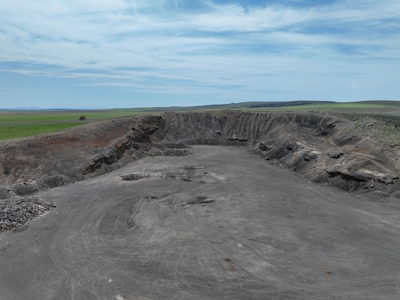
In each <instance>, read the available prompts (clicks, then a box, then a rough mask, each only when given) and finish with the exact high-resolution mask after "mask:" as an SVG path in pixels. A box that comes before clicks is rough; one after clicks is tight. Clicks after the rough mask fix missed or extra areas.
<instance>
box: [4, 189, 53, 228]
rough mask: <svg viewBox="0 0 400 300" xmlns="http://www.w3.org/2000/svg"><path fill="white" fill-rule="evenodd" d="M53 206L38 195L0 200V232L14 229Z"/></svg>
mask: <svg viewBox="0 0 400 300" xmlns="http://www.w3.org/2000/svg"><path fill="white" fill-rule="evenodd" d="M54 207H55V204H54V203H53V202H51V201H45V200H42V199H40V198H38V197H25V198H11V199H5V200H0V232H2V231H7V230H12V229H15V228H16V227H17V226H19V225H23V224H25V223H27V222H28V221H30V220H32V219H33V218H35V217H38V216H40V215H41V214H43V213H45V212H46V211H49V210H51V209H52V208H54Z"/></svg>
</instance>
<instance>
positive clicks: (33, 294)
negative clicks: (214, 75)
mask: <svg viewBox="0 0 400 300" xmlns="http://www.w3.org/2000/svg"><path fill="white" fill-rule="evenodd" d="M189 150H190V151H191V152H193V155H191V156H186V157H148V158H145V159H142V160H140V161H138V162H135V163H132V164H130V165H128V166H126V167H124V168H121V169H119V170H117V171H114V172H112V173H108V174H105V175H103V176H99V177H96V178H93V179H89V180H86V181H82V182H77V183H75V184H73V185H69V186H65V187H60V188H55V189H52V190H49V191H46V192H43V193H40V194H38V196H39V197H41V198H43V199H47V200H53V201H54V202H55V203H56V204H57V208H55V209H54V210H52V211H50V212H49V213H47V214H46V215H44V216H42V217H39V218H37V219H36V220H33V221H32V222H30V224H29V226H28V227H27V229H26V230H24V231H21V230H18V232H15V231H14V232H7V233H4V234H1V235H0V299H2V300H26V299H31V300H35V299H38V300H39V299H40V300H46V299H76V300H85V299H90V300H92V299H108V300H109V299H116V300H122V299H125V300H128V299H129V300H131V299H132V300H133V299H135V300H145V299H174V300H177V299H182V300H183V299H199V300H200V299H201V300H204V299H230V300H232V299H363V300H365V299H374V300H376V299H385V300H386V299H400V294H399V291H400V280H399V274H400V203H397V202H396V201H395V200H387V201H385V202H383V201H371V199H367V198H364V197H361V196H356V195H352V194H348V193H345V192H342V191H339V190H336V189H333V188H329V187H322V186H319V185H318V184H315V183H309V182H307V181H305V180H303V179H301V178H298V177H296V176H295V175H294V174H293V173H292V172H290V171H289V170H285V169H282V168H279V167H277V166H272V165H271V164H269V163H268V162H266V161H263V160H262V159H260V157H258V156H256V155H252V154H250V153H249V152H247V151H246V150H245V149H243V148H237V147H216V146H215V147H212V146H196V147H192V148H190V149H189ZM127 174H138V175H143V176H146V177H144V178H142V179H139V180H136V181H123V180H121V178H120V176H121V175H127Z"/></svg>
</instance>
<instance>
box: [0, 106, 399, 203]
mask: <svg viewBox="0 0 400 300" xmlns="http://www.w3.org/2000/svg"><path fill="white" fill-rule="evenodd" d="M351 122H352V121H350V120H345V119H341V118H338V117H332V116H327V115H321V114H314V113H243V112H233V111H224V112H218V113H182V114H176V113H166V114H164V115H162V116H145V117H140V118H136V119H135V118H122V119H116V120H113V121H104V122H102V123H98V124H91V125H90V126H86V127H82V128H74V129H70V130H66V131H64V132H62V133H59V134H56V135H47V136H41V137H37V138H35V139H28V140H22V141H15V142H12V143H7V144H3V145H2V146H1V152H0V159H1V169H0V170H2V172H1V174H0V178H1V182H2V183H1V184H0V185H3V186H11V185H12V186H13V187H12V189H11V191H10V193H12V192H14V193H17V194H21V195H22V194H29V193H30V192H29V191H31V192H34V191H37V190H39V189H46V188H48V187H52V186H57V185H63V184H66V183H69V182H72V181H76V180H82V179H85V178H88V177H93V176H96V175H99V174H102V173H105V172H108V171H111V170H114V169H116V168H118V167H120V166H122V165H124V164H126V163H127V162H130V161H133V160H135V159H138V158H140V157H142V156H145V155H174V154H176V155H185V154H187V152H183V150H179V149H180V148H182V147H184V145H194V144H202V145H231V146H245V147H247V148H248V149H249V150H250V151H252V152H254V153H256V154H259V155H260V156H261V157H262V158H263V159H265V160H269V161H271V162H272V163H277V164H280V165H282V166H283V167H285V168H290V169H292V170H293V171H295V172H297V173H298V174H299V175H300V176H302V177H304V178H306V179H308V180H311V181H314V182H318V183H324V184H329V185H332V186H336V187H339V188H341V189H343V190H346V191H358V192H373V191H378V192H377V193H380V194H381V195H386V194H385V193H389V194H393V193H395V192H396V191H397V190H398V188H399V180H398V174H399V171H398V170H399V162H398V160H397V153H396V151H395V150H394V149H392V148H390V147H387V146H385V145H383V144H379V143H376V142H374V141H373V140H371V139H370V138H368V137H365V136H361V135H352V134H348V133H346V130H345V129H346V128H347V127H348V126H350V125H351ZM166 148H168V149H170V148H179V149H177V150H176V151H175V152H174V151H172V152H171V151H170V152H166V151H165V149H166ZM155 149H156V150H155ZM163 149H164V150H163ZM189 151H190V149H189ZM167 153H169V154H167ZM266 180H268V179H266ZM23 183H25V184H23ZM3 194H4V195H6V196H7V190H6V191H5V192H4V193H3ZM6 196H4V197H6Z"/></svg>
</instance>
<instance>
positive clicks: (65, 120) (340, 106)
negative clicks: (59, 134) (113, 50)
mask: <svg viewBox="0 0 400 300" xmlns="http://www.w3.org/2000/svg"><path fill="white" fill-rule="evenodd" d="M292 104H294V105H292ZM226 109H230V110H241V111H248V112H256V111H265V112H267V111H271V112H278V111H295V112H308V111H314V112H324V113H339V114H340V113H346V114H369V115H372V114H375V115H388V116H400V101H362V102H347V103H341V102H313V101H295V102H242V103H231V104H224V105H208V106H193V107H164V108H163V107H158V108H133V109H110V110H91V111H89V110H87V111H79V110H76V111H70V110H65V111H51V110H47V111H46V110H43V111H36V110H28V111H19V110H15V111H10V110H0V140H7V139H12V138H20V137H28V136H32V135H36V134H42V133H50V132H55V131H59V130H62V129H65V128H69V127H73V126H79V125H82V124H85V123H87V122H93V121H97V120H103V119H110V118H117V117H123V116H138V115H143V114H150V113H162V112H167V111H175V112H189V111H198V112H204V111H222V110H226ZM81 116H85V118H86V119H85V120H84V121H79V117H81Z"/></svg>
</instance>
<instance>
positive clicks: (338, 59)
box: [0, 0, 400, 93]
mask: <svg viewBox="0 0 400 300" xmlns="http://www.w3.org/2000/svg"><path fill="white" fill-rule="evenodd" d="M171 3H172V4H174V5H172V7H174V9H169V7H171V5H170V4H171ZM204 6H205V7H206V9H203V10H200V11H187V10H185V11H182V10H180V9H179V1H167V0H164V1H162V0H159V1H134V0H131V1H123V0H85V1H82V0H80V1H78V0H73V1H71V0H70V1H66V0H65V1H62V0H58V1H56V0H52V1H50V0H46V1H44V0H36V1H25V0H13V1H7V2H4V3H2V4H0V61H3V62H19V63H21V62H22V63H28V64H36V65H38V66H37V67H36V68H35V67H31V68H33V69H29V68H27V69H26V70H21V66H19V67H18V69H13V68H12V67H9V69H8V70H9V71H11V72H16V73H19V74H26V75H31V76H57V77H65V78H77V79H80V80H82V84H84V85H96V86H111V87H116V86H118V87H132V88H137V89H139V88H140V89H144V90H150V89H168V90H169V91H175V92H177V90H179V92H182V91H183V90H185V89H186V90H189V89H190V88H191V87H192V91H193V90H195V91H198V90H201V89H202V88H204V87H206V86H208V87H209V90H210V91H213V92H216V91H217V90H218V88H217V87H218V86H221V88H222V89H223V88H224V86H237V88H238V89H241V90H243V91H249V90H252V91H259V92H260V93H262V92H264V91H267V90H272V89H275V88H276V87H277V86H278V87H279V89H281V90H283V89H284V87H285V84H286V85H287V84H288V81H291V80H293V81H295V82H296V83H295V84H294V83H292V84H294V85H296V86H297V87H298V88H299V89H301V88H302V85H307V86H308V87H310V86H312V85H313V83H310V82H312V80H310V81H308V80H305V79H303V78H301V77H302V76H307V77H308V78H314V79H313V80H314V81H315V82H319V85H320V86H324V85H325V86H326V85H327V84H328V83H327V82H326V81H323V80H324V78H323V77H322V78H321V77H320V74H322V73H325V74H329V77H330V80H332V78H336V77H335V76H341V77H352V76H355V75H354V74H355V73H357V74H364V75H365V76H369V77H371V76H373V75H374V74H373V71H372V70H371V69H370V68H371V66H374V67H376V68H377V69H378V70H384V69H387V68H389V69H390V68H391V67H392V66H393V65H399V60H398V57H399V50H398V47H397V45H399V42H400V35H399V33H398V32H400V28H399V22H397V21H395V19H398V18H399V16H400V2H399V1H397V0H396V1H394V0H387V1H372V0H371V1H369V0H363V1H361V0H354V1H351V2H349V1H339V2H337V3H336V4H333V5H330V6H320V7H308V8H294V7H288V6H282V5H281V6H265V7H258V8H255V7H253V8H249V9H244V8H243V7H241V6H239V5H233V4H232V5H217V4H214V3H212V2H205V3H204ZM319 26H321V27H322V26H325V27H329V28H334V29H335V30H336V31H334V30H331V29H326V30H322V29H321V30H320V31H318V28H319ZM309 28H313V29H314V31H315V32H310V30H309ZM395 29H399V30H397V31H396V30H395ZM337 46H340V47H342V46H344V50H342V51H339V50H337ZM346 47H354V48H356V51H355V52H356V53H350V51H348V50H346V49H345V48H346ZM342 48H343V47H342ZM386 60H391V61H390V62H387V61H386ZM378 62H379V63H378ZM2 69H3V70H4V69H5V67H3V68H2ZM338 74H340V75H338ZM346 74H347V75H346ZM352 74H353V75H352ZM296 78H297V79H296ZM346 80H347V79H346ZM346 80H343V83H341V81H342V80H341V78H340V77H339V78H338V79H337V82H340V84H343V86H347V87H348V83H345V81H346ZM181 81H186V83H187V84H188V85H189V87H185V86H184V85H182V87H179V85H180V82H181ZM165 82H167V83H165ZM324 82H325V83H324ZM347 82H349V80H347ZM168 85H169V86H170V87H168V88H167V87H166V86H168ZM177 86H178V87H177Z"/></svg>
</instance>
